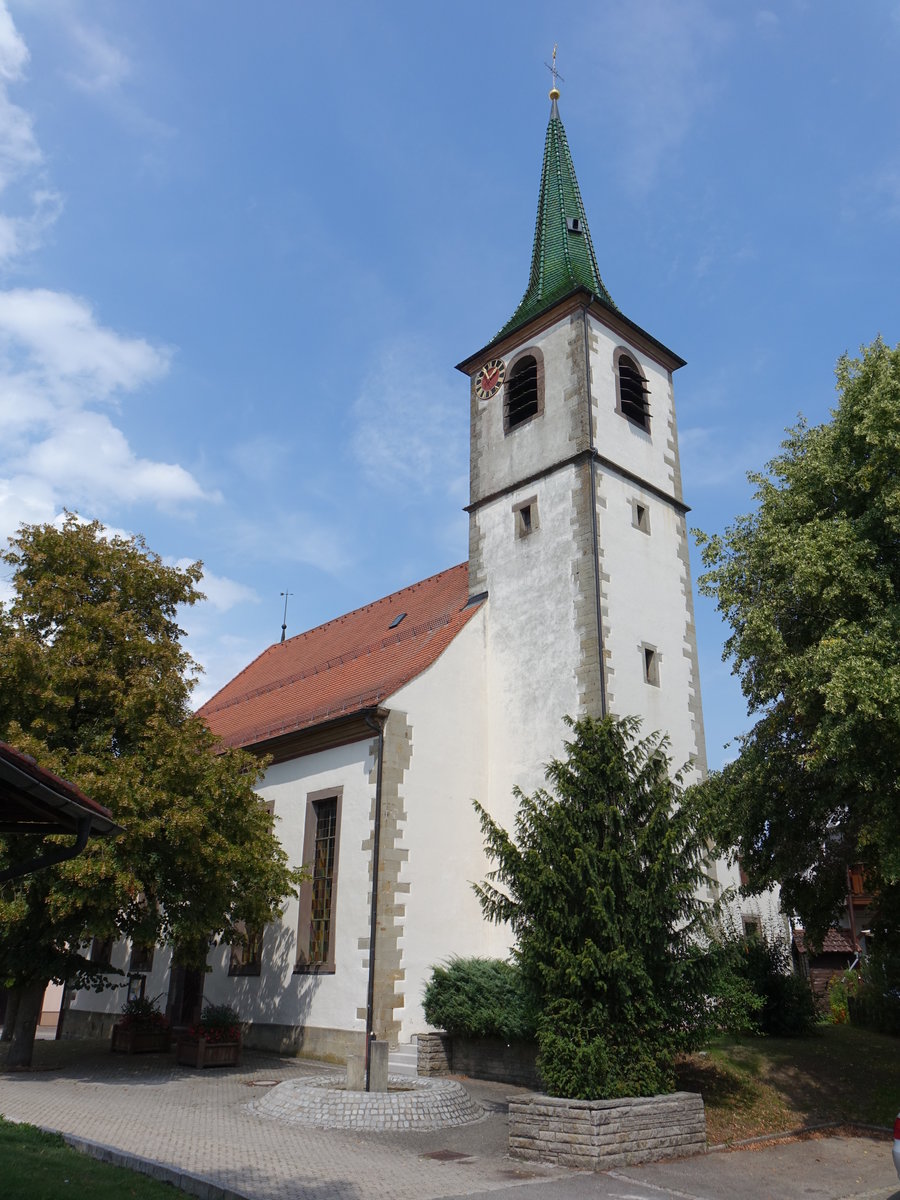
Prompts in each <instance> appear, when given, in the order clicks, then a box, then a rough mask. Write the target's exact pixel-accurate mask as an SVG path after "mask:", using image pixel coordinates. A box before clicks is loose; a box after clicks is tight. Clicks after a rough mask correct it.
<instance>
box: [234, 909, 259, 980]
mask: <svg viewBox="0 0 900 1200" xmlns="http://www.w3.org/2000/svg"><path fill="white" fill-rule="evenodd" d="M235 929H237V930H238V932H239V933H242V934H244V936H245V937H246V939H247V940H246V941H245V942H232V944H231V946H230V948H229V955H228V974H229V975H230V976H247V975H261V974H262V943H263V932H264V927H263V926H259V927H258V928H256V929H248V928H247V926H246V924H245V923H244V922H243V921H237V922H236V923H235Z"/></svg>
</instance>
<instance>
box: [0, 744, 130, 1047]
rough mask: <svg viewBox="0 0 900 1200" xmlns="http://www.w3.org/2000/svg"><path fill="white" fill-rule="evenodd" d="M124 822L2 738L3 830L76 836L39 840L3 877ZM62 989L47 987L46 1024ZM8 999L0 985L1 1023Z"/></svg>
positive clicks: (69, 854)
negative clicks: (44, 842) (66, 839)
mask: <svg viewBox="0 0 900 1200" xmlns="http://www.w3.org/2000/svg"><path fill="white" fill-rule="evenodd" d="M118 828H119V826H118V825H116V823H115V821H114V820H113V816H112V813H111V812H110V811H109V809H107V808H104V807H103V805H102V804H98V803H97V801H96V800H92V799H91V798H90V796H86V795H85V794H84V792H82V791H81V789H80V788H77V787H76V786H75V785H74V784H73V783H69V782H68V781H67V780H65V779H60V777H59V776H58V775H54V774H53V772H52V771H48V770H46V768H44V767H41V766H39V765H38V764H37V762H36V761H35V760H34V759H33V758H31V757H30V756H29V755H27V754H22V752H21V751H19V750H16V749H15V747H13V746H10V745H8V744H7V743H6V742H0V835H3V834H25V835H27V836H28V838H29V839H30V838H32V837H33V838H35V839H39V838H44V837H46V836H47V835H48V834H71V836H72V837H73V838H74V841H72V842H71V843H70V844H68V845H65V846H60V845H58V844H55V843H54V844H53V845H49V844H48V845H46V846H44V845H42V844H38V843H37V842H36V843H35V847H34V850H33V851H29V853H28V857H27V858H25V859H24V860H22V861H19V862H16V863H15V864H11V865H10V866H9V867H7V868H5V869H3V870H0V883H3V882H6V881H7V880H11V879H20V878H22V877H23V876H25V875H30V874H32V873H33V872H34V871H40V870H41V869H42V868H44V867H49V866H51V865H52V864H54V863H59V862H65V861H66V859H69V858H74V857H75V856H76V855H77V854H80V853H81V852H82V850H83V849H84V848H85V846H86V845H87V842H88V838H90V837H96V836H98V835H108V834H110V833H114V832H116V831H118ZM62 995H63V988H62V985H61V984H51V985H50V986H49V987H48V988H47V990H46V992H45V993H44V1002H43V1005H42V1011H41V1015H40V1019H39V1025H40V1028H42V1029H46V1030H51V1029H55V1028H56V1025H57V1022H58V1020H59V1012H60V1007H61V1004H62ZM6 1000H7V992H6V989H5V988H3V987H0V1025H2V1024H3V1021H4V1018H5V1015H6Z"/></svg>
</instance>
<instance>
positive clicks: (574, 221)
mask: <svg viewBox="0 0 900 1200" xmlns="http://www.w3.org/2000/svg"><path fill="white" fill-rule="evenodd" d="M566 229H568V231H569V233H584V228H583V226H582V224H581V218H580V217H566Z"/></svg>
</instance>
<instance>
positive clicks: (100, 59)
mask: <svg viewBox="0 0 900 1200" xmlns="http://www.w3.org/2000/svg"><path fill="white" fill-rule="evenodd" d="M68 25H69V32H70V34H71V37H72V41H73V43H74V46H75V48H76V50H77V51H78V52H79V54H80V57H81V62H80V63H79V65H78V67H77V68H76V69H74V70H72V71H69V72H68V73H67V76H66V78H67V79H68V80H69V82H70V83H72V84H74V85H75V87H77V88H79V89H80V90H81V91H83V92H109V91H115V90H116V89H117V88H118V87H120V86H121V84H122V83H123V82H124V81H125V79H127V78H128V76H129V75H130V74H131V60H130V58H129V57H128V55H127V54H126V53H125V52H124V50H122V49H120V48H119V47H118V46H114V45H113V43H112V42H111V41H110V40H109V38H107V37H106V35H105V34H103V33H102V32H101V31H100V30H99V29H96V28H88V27H87V26H86V25H82V24H81V23H80V22H79V21H75V20H72V21H70V22H69V23H68Z"/></svg>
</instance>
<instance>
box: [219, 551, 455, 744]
mask: <svg viewBox="0 0 900 1200" xmlns="http://www.w3.org/2000/svg"><path fill="white" fill-rule="evenodd" d="M477 609H478V605H477V604H474V603H472V604H470V603H469V573H468V564H467V563H460V564H459V565H458V566H456V567H450V568H449V570H446V571H441V572H440V574H438V575H432V576H431V578H429V579H423V580H422V581H421V582H419V583H414V584H412V585H411V586H410V587H407V588H402V589H401V590H400V591H398V592H392V593H391V595H389V596H385V597H384V598H383V599H381V600H376V601H374V602H373V603H372V604H367V605H365V606H364V607H363V608H357V609H355V610H354V611H353V612H349V613H345V614H344V616H342V617H336V618H335V619H334V620H333V621H327V622H326V623H325V624H324V625H319V626H318V627H317V628H315V629H310V630H308V631H307V632H306V633H301V634H297V636H296V637H292V638H288V639H287V640H286V641H284V642H277V643H275V644H274V645H272V646H269V648H268V649H267V650H264V651H263V653H262V654H260V656H259V657H258V658H256V659H254V661H253V662H252V663H250V665H249V666H248V667H246V668H245V669H244V670H243V671H241V673H240V674H239V675H237V676H236V677H235V678H234V679H233V680H232V681H231V682H230V683H228V684H226V685H225V687H223V688H222V689H221V691H219V692H217V693H216V694H215V695H214V696H213V697H212V698H211V699H209V700H208V701H207V702H206V703H205V704H204V705H203V706H202V707H201V708H200V709H199V710H198V711H199V716H201V717H202V718H203V719H204V720H205V721H206V723H207V725H209V727H210V729H212V731H213V732H214V733H216V734H218V735H219V737H221V738H222V740H223V741H224V742H225V743H226V744H227V745H233V746H253V745H258V744H259V743H262V742H266V741H268V740H270V739H272V738H275V737H279V736H281V735H284V734H289V733H295V732H298V731H300V730H304V729H311V728H312V727H314V726H316V725H318V724H321V723H322V722H325V721H328V720H331V719H333V718H335V717H338V716H350V715H352V714H354V713H358V712H360V711H362V710H363V709H366V708H372V707H374V706H375V705H377V704H380V703H381V702H382V701H383V700H385V699H387V698H388V697H389V696H391V695H393V693H394V692H396V691H398V690H399V689H400V688H401V687H403V686H404V684H406V683H409V681H410V680H411V679H414V678H415V677H416V676H417V675H420V674H421V673H422V672H423V671H424V670H425V669H426V668H427V667H429V666H431V664H432V663H433V662H434V661H435V660H436V659H437V658H438V656H439V655H440V654H441V653H442V652H443V651H444V650H445V649H446V648H447V646H448V645H449V644H450V642H451V641H452V640H453V638H455V637H456V635H457V634H458V633H459V631H460V630H461V629H462V628H463V626H464V625H465V624H466V623H467V622H468V621H469V620H470V618H471V617H472V616H473V614H474V613H475V612H476V611H477ZM401 614H405V615H404V616H403V617H402V620H400V621H399V623H397V624H395V626H394V628H391V624H392V622H394V621H395V618H397V617H399V616H400V615H401Z"/></svg>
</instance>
